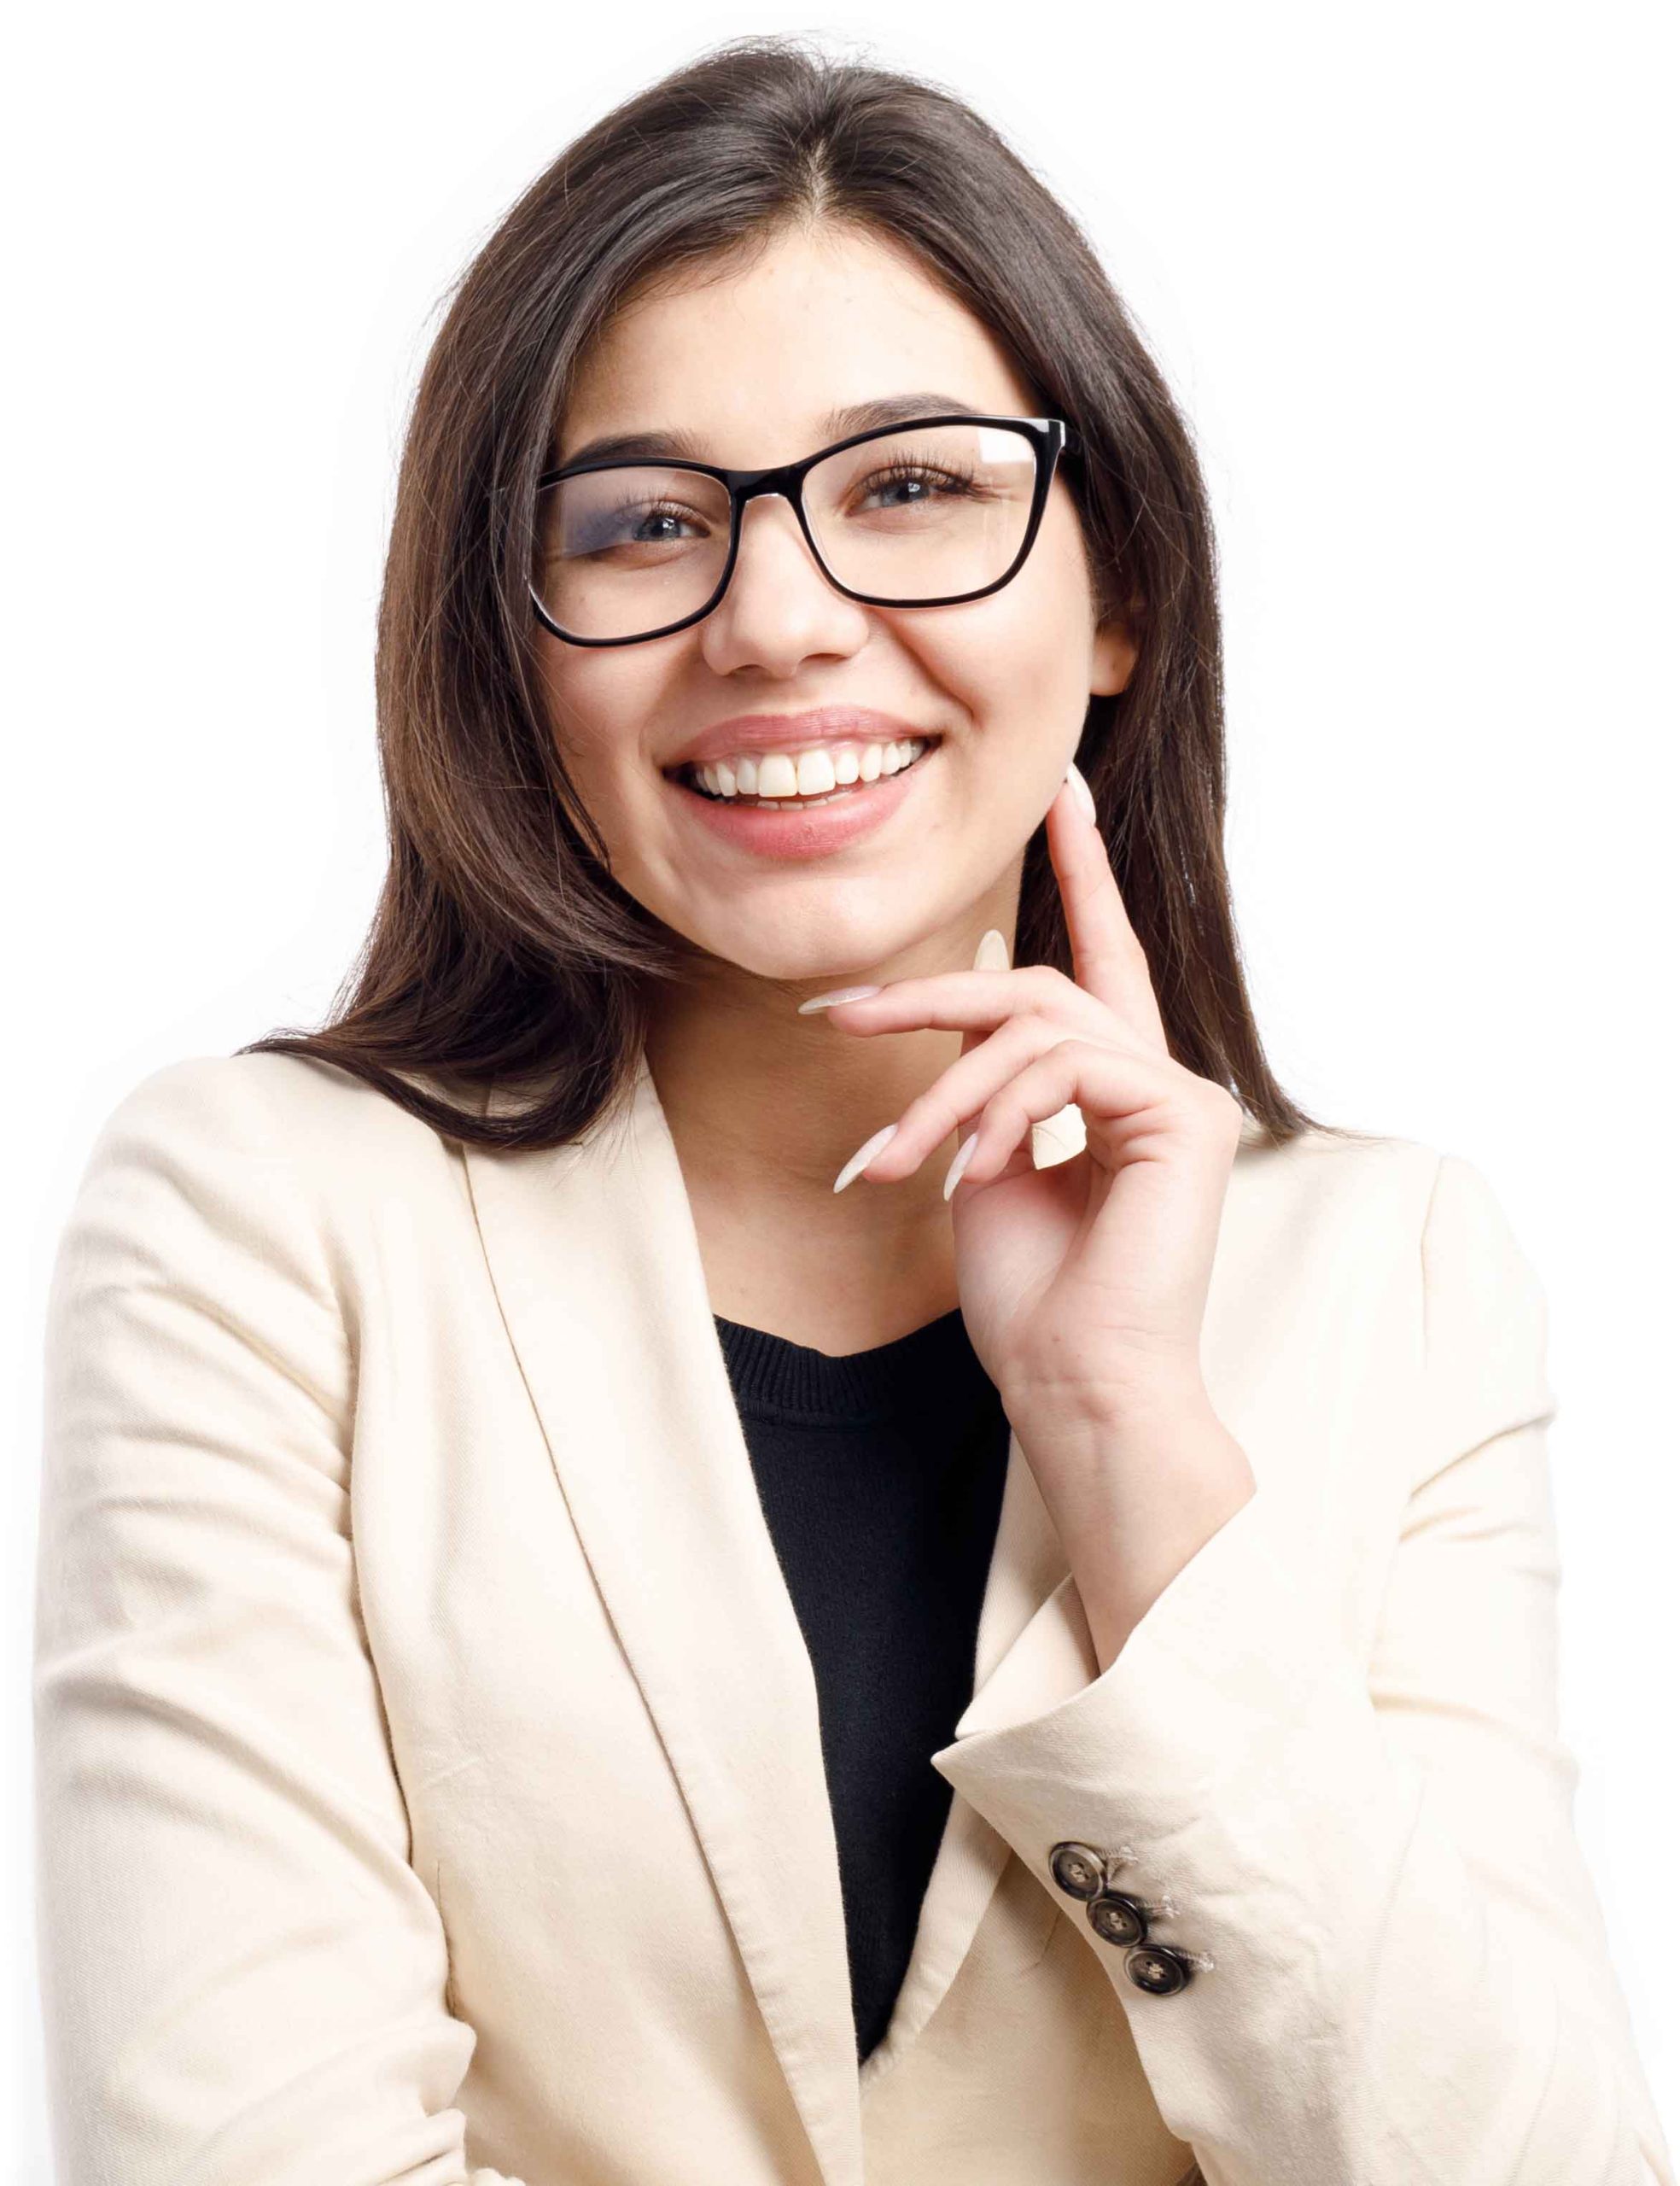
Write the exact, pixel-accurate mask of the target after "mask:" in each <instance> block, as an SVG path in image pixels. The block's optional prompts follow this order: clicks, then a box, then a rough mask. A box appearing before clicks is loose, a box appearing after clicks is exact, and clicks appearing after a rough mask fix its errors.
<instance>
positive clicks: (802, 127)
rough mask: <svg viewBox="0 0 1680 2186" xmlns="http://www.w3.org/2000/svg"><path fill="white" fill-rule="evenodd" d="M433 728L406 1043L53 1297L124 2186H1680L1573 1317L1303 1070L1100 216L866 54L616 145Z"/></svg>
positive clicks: (66, 1788) (538, 245) (288, 1106)
mask: <svg viewBox="0 0 1680 2186" xmlns="http://www.w3.org/2000/svg"><path fill="white" fill-rule="evenodd" d="M927 390H933V391H931V392H929V391H927ZM378 693H379V735H380V743H381V753H382V761H383V765H384V772H385V780H386V786H387V791H388V818H389V826H390V834H391V844H390V860H389V869H388V877H387V882H386V886H385V890H384V892H383V895H382V899H381V901H380V903H379V907H378V911H377V915H376V919H375V921H374V926H373V929H372V932H371V934H370V937H369V940H368V944H367V947H366V950H365V956H364V958H363V960H362V961H361V964H360V966H359V970H358V973H357V976H356V979H355V980H354V981H353V985H352V990H351V991H350V992H349V994H348V996H347V998H346V1000H345V1001H344V1003H343V1006H342V1007H341V1008H339V1009H337V1010H336V1011H335V1014H334V1015H333V1018H332V1020H331V1022H330V1023H329V1024H327V1025H326V1026H323V1027H321V1028H320V1029H318V1030H317V1031H314V1032H278V1033H275V1034H273V1035H271V1037H267V1038H265V1039H261V1040H257V1041H254V1042H253V1043H251V1044H250V1045H249V1046H248V1047H246V1048H243V1049H240V1050H239V1051H238V1052H237V1053H236V1054H235V1055H228V1056H213V1057H200V1058H192V1059H189V1060H186V1061H180V1062H178V1063H173V1064H171V1065H169V1066H167V1067H165V1068H163V1069H161V1070H160V1071H157V1072H155V1073H152V1074H151V1075H150V1076H149V1077H148V1078H145V1079H144V1080H143V1081H142V1082H141V1083H140V1084H138V1085H137V1086H136V1087H135V1088H134V1089H133V1090H131V1092H130V1093H129V1094H128V1095H127V1096H126V1097H125V1099H124V1100H123V1101H122V1102H121V1103H120V1106H119V1107H118V1108H117V1109H116V1111H115V1112H114V1113H113V1114H112V1115H111V1116H110V1118H109V1119H108V1120H107V1122H106V1124H105V1126H104V1128H103V1130H102V1131H101V1133H100V1135H99V1137H98V1140H97V1143H96V1145H95V1147H94V1149H93V1150H92V1154H91V1155H90V1160H89V1161H88V1165H87V1168H86V1172H85V1175H84V1177H83V1178H82V1180H81V1184H80V1188H79V1192H78V1195H77V1197H76V1201H75V1204H74V1207H73V1211H72V1214H71V1218H70V1220H69V1223H68V1225H67V1230H66V1232H65V1236H64V1238H63V1241H62V1243H61V1248H60V1252H59V1256H58V1259H57V1261H56V1264H55V1271H54V1280H53V1287H52V1293H51V1297H50V1305H49V1312H48V1331H47V1362H48V1372H47V1392H46V1423H47V1450H46V1460H45V1466H44V1492H43V1503H42V1514H41V1533H40V1544H41V1546H40V1583H39V1588H38V1603H37V1687H36V1691H37V1710H38V1714H37V1721H38V1769H37V1783H38V1799H39V1815H38V1821H39V1828H38V1844H39V1846H40V1861H41V1867H40V1922H39V1925H40V1937H41V1952H42V1964H43V1968H44V2006H45V2012H46V2023H47V2031H48V2043H49V2052H50V2065H51V2068H52V2084H53V2092H54V2101H55V2134H56V2138H57V2142H58V2151H59V2158H60V2162H61V2177H64V2178H66V2179H67V2180H70V2181H74V2182H76V2186H82V2182H86V2186H103V2182H106V2181H111V2182H118V2181H120V2182H121V2186H185V2182H187V2181H189V2180H190V2181H191V2182H192V2186H302V2182H304V2181H311V2182H313V2181H316V2180H333V2181H344V2182H348V2181H351V2180H354V2181H356V2182H358V2186H381V2183H382V2186H400V2183H405V2186H461V2182H463V2181H470V2182H473V2186H674V2183H675V2182H680V2186H1113V2182H1115V2181H1117V2180H1123V2181H1124V2182H1125V2186H1182V2182H1184V2181H1186V2180H1187V2179H1189V2178H1190V2177H1197V2176H1201V2175H1203V2174H1205V2176H1206V2177H1208V2178H1210V2179H1217V2180H1219V2181H1220V2182H1221V2186H1283V2182H1288V2183H1289V2186H1349V2182H1350V2181H1353V2180H1357V2181H1359V2182H1360V2186H1414V2182H1415V2181H1418V2180H1420V2179H1423V2180H1429V2181H1431V2182H1441V2183H1442V2186H1446V2182H1457V2181H1460V2180H1465V2181H1467V2180H1471V2179H1476V2180H1484V2179H1486V2180H1492V2179H1499V2180H1501V2181H1502V2182H1505V2186H1672V2181H1673V2173H1672V2171H1671V2166H1670V2164H1669V2158H1668V2153H1667V2150H1666V2148H1665V2145H1664V2142H1663V2139H1662V2135H1661V2131H1660V2127H1659V2125H1658V2124H1657V2121H1656V2119H1655V2117H1654V2113H1653V2111H1652V2107H1651V2101H1650V2096H1649V2094H1648V2090H1647V2088H1646V2085H1645V2083H1644V2078H1643V2075H1642V2067H1641V2063H1640V2060H1639V2057H1638V2054H1637V2052H1636V2046H1635V2043H1634V2040H1633V2036H1632V2031H1631V2028H1630V2023H1629V2019H1628V2015H1627V2011H1626V2008H1625V2003H1624V2002H1623V1999H1622V1996H1621V1994H1620V1990H1619V1986H1618V1984H1617V1980H1616V1977H1615V1974H1614V1972H1613V1968H1612V1967H1611V1965H1610V1963H1609V1960H1608V1955H1607V1946H1606V1938H1605V1933H1604V1928H1603V1924H1602V1921H1601V1916H1600V1914H1599V1909H1598V1904H1597V1900H1596V1897H1595V1891H1594V1887H1593V1884H1592V1880H1591V1878H1590V1875H1589V1874H1588V1873H1587V1872H1586V1869H1585V1867H1584V1862H1583V1860H1582V1857H1581V1853H1580V1848H1579V1846H1578V1843H1577V1840H1576V1838H1575V1835H1574V1832H1573V1828H1572V1820H1571V1810H1570V1802H1571V1797H1572V1791H1573V1787H1574V1783H1575V1779H1576V1775H1577V1773H1578V1772H1577V1769H1576V1764H1575V1762H1574V1760H1573V1758H1572V1756H1571V1754H1570V1753H1569V1751H1568V1750H1567V1749H1566V1746H1565V1745H1563V1744H1562V1743H1561V1741H1560V1737H1559V1735H1558V1725H1557V1707H1556V1681H1555V1649H1556V1628H1555V1591H1556V1585H1557V1580H1558V1575H1559V1570H1558V1560H1557V1556H1556V1540H1555V1528H1554V1524H1553V1518H1552V1509H1551V1500H1550V1484H1549V1470H1548V1461H1547V1455H1546V1441H1545V1434H1546V1429H1547V1426H1548V1423H1549V1420H1550V1417H1551V1416H1552V1412H1553V1410H1554V1408H1555V1407H1554V1402H1553V1399H1552V1395H1551V1391H1550V1389H1549V1385H1548V1382H1547V1378H1546V1366H1545V1312H1544V1300H1543V1293H1542V1290H1541V1288H1540V1285H1539V1283H1538V1281H1537V1277H1536V1276H1535V1273H1534V1271H1533V1270H1532V1269H1531V1266H1530V1265H1529V1263H1528V1261H1527V1260H1526V1259H1525V1255H1524V1254H1523V1251H1522V1249H1521V1247H1520V1244H1519V1243H1518V1242H1517V1240H1516V1238H1515V1237H1514V1234H1513V1233H1512V1230H1511V1229H1510V1227H1509V1225H1508V1223H1507V1222H1506V1220H1505V1219H1504V1216H1503V1214H1502V1211H1501V1209H1500V1207H1499V1206H1498V1203H1497V1201H1496V1199H1495V1197H1494V1195H1493V1194H1492V1192H1491V1190H1490V1188H1489V1187H1488V1185H1487V1184H1486V1183H1485V1180H1484V1179H1483V1178H1482V1177H1481V1176H1480V1174H1479V1172H1478V1171H1477V1170H1476V1169H1474V1168H1473V1166H1471V1165H1470V1164H1468V1163H1467V1162H1466V1161H1464V1160H1461V1159H1459V1158H1458V1157H1456V1156H1454V1155H1452V1154H1446V1153H1442V1152H1439V1151H1437V1150H1436V1149H1432V1148H1429V1147H1426V1146H1424V1145H1420V1144H1419V1143H1415V1142H1413V1141H1411V1140H1408V1139H1402V1138H1385V1137H1376V1136H1372V1135H1368V1134H1364V1133H1362V1132H1360V1131H1354V1130H1348V1129H1342V1128H1337V1127H1333V1126H1331V1125H1327V1124H1322V1123H1318V1122H1315V1121H1314V1120H1313V1119H1310V1117H1308V1116H1307V1115H1306V1114H1305V1113H1304V1112H1303V1111H1302V1110H1301V1109H1300V1108H1298V1107H1297V1106H1296V1105H1295V1104H1294V1102H1292V1101H1291V1100H1290V1099H1289V1097H1288V1096H1286V1094H1285V1092H1284V1091H1283V1090H1281V1088H1280V1086H1279V1085H1278V1084H1277V1083H1276V1082H1275V1078H1273V1076H1272V1073H1271V1072H1270V1070H1269V1067H1268V1065H1267V1063H1266V1061H1265V1057H1264V1055H1263V1049H1262V1043H1261V1041H1260V1037H1259V1034H1258V1032H1257V1027H1256V1025H1255V1023H1254V1020H1253V1017H1252V1014H1251V1009H1250V1007H1249V1003H1248V1000H1247V997H1246V994H1245V988H1244V984H1243V978H1242V972H1241V965H1240V952H1239V950H1238V947H1237V942H1236V937H1235V931H1234V920H1233V915H1232V909H1231V903H1230V899H1229V891H1228V885H1227V878H1226V869H1225V863H1224V856H1223V850H1222V825H1223V818H1224V804H1225V774H1224V751H1223V732H1222V718H1221V692H1220V649H1219V629H1218V623H1217V617H1216V588H1215V580H1214V552H1213V542H1212V539H1211V535H1210V525H1209V521H1208V514H1207V505H1206V499H1205V492H1204V488H1203V484H1202V481H1201V478H1200V476H1199V472H1198V470H1197V466H1196V463H1195V459H1194V457H1193V452H1192V446H1191V441H1190V438H1189V435H1188V433H1187V429H1186V427H1185V425H1184V424H1183V421H1182V420H1181V417H1180V415H1179V413H1178V412H1177V410H1176V408H1175V405H1174V403H1173V401H1172V400H1171V397H1170V394H1169V392H1168V390H1167V389H1166V387H1165V384H1164V381H1163V379H1162V377H1161V374H1160V373H1159V371H1158V370H1157V368H1156V366H1155V365H1154V364H1153V363H1152V360H1151V359H1150V358H1149V356H1148V355H1147V354H1146V350H1145V348H1144V347H1143V345H1142V343H1141V342H1140V340H1139V338H1138V336H1137V333H1136V330H1135V328H1134V327H1133V325H1132V324H1131V321H1130V319H1129V317H1128V315H1127V313H1126V311H1125V309H1124V308H1123V305H1122V303H1121V301H1120V300H1119V299H1118V298H1117V295H1115V293H1114V290H1113V288H1112V286H1111V283H1109V281H1108V279H1107V278H1106V277H1105V274H1104V273H1103V272H1102V270H1101V268H1100V266H1099V264H1098V262H1097V260H1096V258H1095V256H1094V253H1093V252H1092V250H1091V249H1090V248H1089V246H1088V243H1086V241H1085V239H1084V238H1083V237H1082V235H1081V234H1080V232H1079V231H1078V229H1077V227H1076V225H1075V224H1074V222H1073V221H1072V220H1071V219H1070V217H1069V215H1068V214H1067V213H1066V212H1065V209H1064V208H1063V207H1060V206H1059V205H1058V204H1057V203H1056V202H1055V201H1054V199H1053V197H1052V196H1051V195H1050V194H1049V192H1048V191H1047V190H1046V189H1045V188H1044V186H1043V184H1041V181H1040V180H1039V179H1038V178H1036V177H1035V175H1034V173H1033V172H1032V171H1031V169H1030V167H1028V166H1027V165H1026V164H1025V163H1024V161H1022V160H1020V159H1019V158H1018V156H1017V155H1015V154H1014V153H1013V152H1012V150H1011V149H1009V148H1008V147H1007V146H1006V144H1005V143H1003V141H1002V139H1001V138H1000V136H999V135H998V133H997V132H996V131H995V130H994V129H993V128H992V127H990V126H989V125H988V124H987V123H986V122H985V121H983V120H982V119H981V118H980V117H978V116H977V114H974V113H973V111H972V110H971V108H968V107H966V106H965V105H964V104H963V103H962V102H960V100H959V99H957V98H956V97H954V96H953V95H952V94H950V93H949V92H948V91H944V90H942V89H940V88H939V87H937V86H935V85H929V84H926V83H923V82H919V81H918V80H916V79H913V78H911V77H907V76H904V75H901V74H895V73H890V72H889V71H886V70H884V69H880V68H877V67H869V66H863V65H860V64H858V63H855V62H851V61H848V62H844V63H842V62H837V61H831V60H829V59H826V58H825V57H824V56H822V55H821V54H820V52H817V51H814V50H811V49H809V48H808V46H807V45H806V44H803V43H802V42H800V41H794V40H780V39H767V40H761V39H750V40H745V41H741V42H738V43H735V44H730V45H727V46H726V47H723V48H721V49H720V50H717V51H715V52H713V53H710V54H708V55H706V56H703V57H702V58H701V59H700V60H698V61H696V62H695V63H694V64H693V65H691V66H689V67H684V68H682V69H680V70H679V71H677V72H676V73H674V74H672V75H671V76H669V77H668V78H667V79H665V80H663V81H662V82H660V83H656V84H655V85H652V86H651V87H650V88H649V89H647V90H645V91H642V92H640V93H639V94H638V95H637V96H635V97H633V98H632V99H630V100H628V101H627V102H626V103H625V104H624V105H623V106H621V108H618V109H617V110H616V111H615V112H614V113H612V114H608V115H607V116H605V117H604V119H602V120H600V121H598V122H597V123H596V124H595V125H594V126H592V128H590V129H589V130H588V131H587V132H586V133H585V134H584V135H583V136H582V137H580V138H579V139H578V140H577V142H576V143H573V144H571V145H569V146H568V147H567V148H566V149H564V150H563V152H562V153H561V154H560V155H559V156H558V158H557V159H556V161H554V162H553V164H552V165H551V167H550V168H549V169H548V170H547V171H546V172H545V173H543V174H542V175H540V176H539V177H538V178H537V179H536V180H535V181H534V183H533V184H531V186H530V188H529V189H528V190H527V191H526V192H525V194H524V195H523V196H522V197H521V199H520V200H519V202H517V203H516V205H515V206H514V207H512V209H511V210H510V212H509V213H508V214H507V216H506V217H505V219H504V220H503V221H502V222H501V224H500V225H499V227H498V228H497V229H496V231H495V232H494V233H493V235H492V236H491V237H490V238H489V240H488V242H487V243H486V244H485V245H484V247H483V248H482V249H481V251H480V253H479V254H478V255H477V257H476V258H475V260H474V261H473V263H472V265H471V266H470V267H469V268H468V270H467V272H466V274H465V276H464V279H463V280H462V282H461V283H460V286H459V288H458V292H457V294H456V295H455V296H454V298H453V301H452V306H451V308H450V311H449V313H448V315H447V318H446V321H445V324H444V325H443V328H442V330H441V331H440V334H439V336H438V338H437V341H436V342H435V346H434V348H433V350H432V353H431V354H430V356H429V359H428V361H427V364H426V367H425V370H424V372H423V376H422V379H421V383H420V387H419V390H418V394H417V400H416V402H415V406H414V412H413V416H412V418H411V422H410V425H409V430H408V435H407V441H406V445H405V450H404V455H403V462H402V470H401V476H400V482H399V491H398V499H397V508H396V514H395V519H394V528H393V533H392V538H391V543H390V551H389V558H388V568H387V573H386V583H385V589H384V594H383V599H382V608H381V617H380V628H379V645H378Z"/></svg>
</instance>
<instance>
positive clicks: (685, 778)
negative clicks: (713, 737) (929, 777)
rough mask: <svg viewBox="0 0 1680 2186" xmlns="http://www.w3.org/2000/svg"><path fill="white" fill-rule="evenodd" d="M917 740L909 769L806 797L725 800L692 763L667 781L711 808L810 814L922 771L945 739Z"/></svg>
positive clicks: (676, 770) (729, 797) (673, 771)
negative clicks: (703, 781) (917, 747)
mask: <svg viewBox="0 0 1680 2186" xmlns="http://www.w3.org/2000/svg"><path fill="white" fill-rule="evenodd" d="M915 740H916V742H918V743H919V745H921V747H922V748H921V749H920V751H918V752H917V754H916V756H915V757H914V758H913V759H912V760H911V761H910V762H909V763H908V765H907V766H902V767H895V769H893V771H892V772H891V773H890V774H877V775H876V776H875V777H874V778H873V780H869V781H865V780H861V779H860V780H857V781H853V782H841V783H837V785H836V786H835V787H834V788H833V789H831V790H823V791H815V792H812V793H811V794H810V795H808V796H805V797H801V796H798V795H795V796H792V797H759V796H757V795H755V794H753V793H751V792H744V791H741V790H737V791H735V792H734V793H733V794H732V795H727V796H726V795H725V794H724V793H723V792H720V791H717V790H709V789H706V788H704V787H703V786H702V785H701V783H699V782H698V781H697V780H695V778H694V768H693V765H692V763H685V764H683V765H682V766H680V767H674V768H672V769H669V770H668V773H667V774H666V776H665V779H666V780H667V781H669V782H674V783H675V785H676V786H677V787H678V788H679V789H685V790H688V791H689V792H691V794H692V795H694V796H695V797H701V798H704V799H705V800H706V802H707V804H727V805H732V806H737V807H739V808H740V809H741V810H745V811H749V812H808V811H811V810H814V809H815V807H816V806H818V805H820V804H836V803H837V802H838V800H839V799H840V798H844V797H854V796H855V795H856V794H857V793H858V792H859V791H860V790H869V789H873V788H875V787H876V786H877V785H878V783H882V782H895V781H897V780H900V778H901V776H903V775H905V774H909V773H911V772H912V771H913V769H915V768H917V767H919V766H920V765H921V763H922V762H923V760H925V758H926V757H928V756H929V754H930V752H933V751H937V749H938V748H939V746H940V745H941V744H942V743H943V742H944V740H945V739H944V738H943V737H942V736H924V737H918V738H917V739H915Z"/></svg>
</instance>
